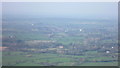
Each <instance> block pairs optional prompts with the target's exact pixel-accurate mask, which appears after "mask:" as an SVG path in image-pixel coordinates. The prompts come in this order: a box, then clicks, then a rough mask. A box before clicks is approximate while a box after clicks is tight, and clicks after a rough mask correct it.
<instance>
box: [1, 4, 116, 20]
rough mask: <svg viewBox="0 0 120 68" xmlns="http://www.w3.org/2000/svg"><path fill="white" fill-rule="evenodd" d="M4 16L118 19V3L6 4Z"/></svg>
mask: <svg viewBox="0 0 120 68" xmlns="http://www.w3.org/2000/svg"><path fill="white" fill-rule="evenodd" d="M2 12H3V13H2V14H3V16H16V17H17V16H18V17H19V16H24V17H27V16H29V17H50V18H51V17H52V18H54V17H58V18H81V19H116V18H117V15H118V3H117V2H5V3H2Z"/></svg>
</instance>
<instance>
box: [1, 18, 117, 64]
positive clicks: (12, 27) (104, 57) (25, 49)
mask: <svg viewBox="0 0 120 68" xmlns="http://www.w3.org/2000/svg"><path fill="white" fill-rule="evenodd" d="M117 26H118V25H117V22H116V21H109V20H79V19H52V18H51V19H50V18H40V19H37V18H36V19H34V18H33V19H27V18H26V19H3V23H2V47H3V48H4V49H3V51H2V63H3V66H117V65H118V62H117V61H118V40H117V38H118V37H117V36H118V35H117V34H118V29H117Z"/></svg>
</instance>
